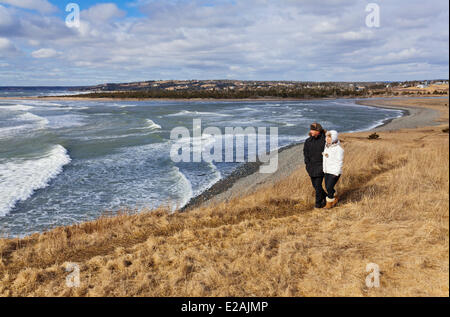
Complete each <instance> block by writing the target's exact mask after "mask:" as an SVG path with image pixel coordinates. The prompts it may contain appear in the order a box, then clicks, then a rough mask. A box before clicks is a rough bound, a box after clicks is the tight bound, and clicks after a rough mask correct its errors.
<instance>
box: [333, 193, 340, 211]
mask: <svg viewBox="0 0 450 317" xmlns="http://www.w3.org/2000/svg"><path fill="white" fill-rule="evenodd" d="M338 201H339V198H338V196H336V194H334V201H333V202H332V203H331V208H333V207H334V206H336V205H337V203H338Z"/></svg>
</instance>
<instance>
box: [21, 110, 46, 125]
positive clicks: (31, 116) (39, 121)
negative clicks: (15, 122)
mask: <svg viewBox="0 0 450 317" xmlns="http://www.w3.org/2000/svg"><path fill="white" fill-rule="evenodd" d="M17 118H18V119H19V120H21V121H33V122H36V123H37V124H38V126H39V127H40V128H43V127H45V126H46V125H47V124H48V120H47V119H46V118H43V117H40V116H37V115H35V114H32V113H31V112H25V113H24V114H21V115H20V116H18V117H17Z"/></svg>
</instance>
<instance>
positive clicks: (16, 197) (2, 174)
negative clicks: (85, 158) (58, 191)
mask: <svg viewBox="0 0 450 317" xmlns="http://www.w3.org/2000/svg"><path fill="white" fill-rule="evenodd" d="M70 161H71V159H70V157H69V155H68V154H67V150H66V149H65V148H64V147H62V146H61V145H56V146H54V147H53V148H52V150H51V151H50V152H48V153H47V154H46V155H44V156H42V157H39V158H36V159H34V160H29V159H27V160H15V161H12V162H11V161H10V162H6V163H3V164H0V216H5V215H6V214H7V213H8V212H9V211H10V210H11V209H13V208H14V206H15V205H16V203H17V202H19V201H24V200H26V199H28V198H30V197H31V196H32V195H33V193H34V192H35V191H36V190H37V189H40V188H45V187H47V186H48V183H49V181H50V180H51V179H53V178H54V177H56V176H57V175H58V174H59V173H61V172H62V169H63V166H64V165H66V164H68V163H70Z"/></svg>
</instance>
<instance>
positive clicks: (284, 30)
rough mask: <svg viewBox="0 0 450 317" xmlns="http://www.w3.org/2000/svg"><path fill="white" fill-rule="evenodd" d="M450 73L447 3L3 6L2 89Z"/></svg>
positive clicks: (296, 0) (25, 0)
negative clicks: (73, 16)
mask: <svg viewBox="0 0 450 317" xmlns="http://www.w3.org/2000/svg"><path fill="white" fill-rule="evenodd" d="M69 3H75V4H77V5H78V7H79V8H80V15H79V17H80V19H79V22H80V23H79V26H78V27H76V26H75V27H74V26H73V25H70V24H69V25H68V24H67V23H66V18H67V16H68V15H69V14H70V13H71V12H66V6H67V5H68V4H69ZM369 4H370V6H369V8H368V7H367V6H368V5H369ZM374 4H375V5H376V8H377V9H378V10H375V9H373V8H374V7H373V5H374ZM370 8H372V9H370ZM366 9H367V10H366ZM377 12H378V13H379V15H378V17H379V19H378V22H379V23H376V22H375V21H377V19H376V17H377V15H376V14H377ZM368 16H369V18H368ZM71 21H73V20H70V21H69V22H71ZM72 24H73V23H72ZM448 65H449V4H448V2H447V1H446V0H429V1H423V0H420V1H418V0H396V1H392V0H390V1H388V0H370V1H365V0H321V1H316V0H216V1H212V0H210V1H206V0H122V1H87V0H82V1H81V0H79V1H76V0H71V1H64V0H63V1H61V0H59V1H56V0H51V1H50V0H0V86H76V85H94V84H101V83H118V82H133V81H144V80H161V79H164V80H168V79H179V80H183V79H199V80H206V79H240V80H295V81H404V80H422V79H448V73H449V66H448Z"/></svg>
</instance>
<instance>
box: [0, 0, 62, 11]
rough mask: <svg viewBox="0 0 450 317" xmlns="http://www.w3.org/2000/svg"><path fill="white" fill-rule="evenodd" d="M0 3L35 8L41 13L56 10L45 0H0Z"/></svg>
mask: <svg viewBox="0 0 450 317" xmlns="http://www.w3.org/2000/svg"><path fill="white" fill-rule="evenodd" d="M0 3H5V4H10V5H12V6H15V7H19V8H23V9H30V10H36V11H39V12H42V13H52V12H55V11H56V10H57V8H56V7H55V6H54V5H52V4H51V3H49V2H48V1H47V0H0Z"/></svg>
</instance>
